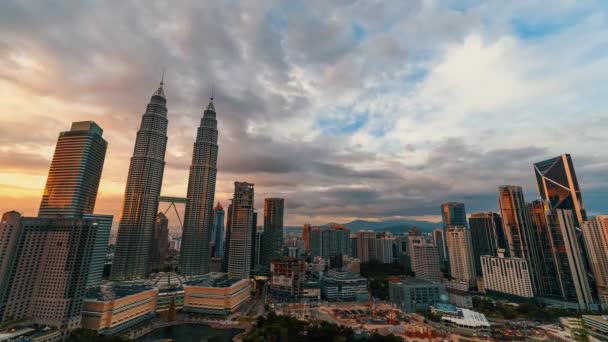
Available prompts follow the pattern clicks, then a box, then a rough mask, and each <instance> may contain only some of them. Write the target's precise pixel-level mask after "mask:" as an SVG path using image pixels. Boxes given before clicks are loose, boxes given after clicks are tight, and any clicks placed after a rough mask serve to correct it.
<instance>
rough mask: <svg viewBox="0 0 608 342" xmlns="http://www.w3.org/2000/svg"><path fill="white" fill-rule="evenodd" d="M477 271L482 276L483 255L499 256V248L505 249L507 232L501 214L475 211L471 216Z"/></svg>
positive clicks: (470, 222) (470, 225)
mask: <svg viewBox="0 0 608 342" xmlns="http://www.w3.org/2000/svg"><path fill="white" fill-rule="evenodd" d="M469 227H470V229H471V241H472V242H473V257H474V258H475V272H476V274H477V276H478V277H481V274H482V270H481V256H482V255H490V256H498V249H503V250H504V249H505V248H506V243H505V234H504V232H503V230H502V229H503V228H502V220H501V218H500V215H498V214H497V213H492V212H484V213H473V214H471V217H470V218H469Z"/></svg>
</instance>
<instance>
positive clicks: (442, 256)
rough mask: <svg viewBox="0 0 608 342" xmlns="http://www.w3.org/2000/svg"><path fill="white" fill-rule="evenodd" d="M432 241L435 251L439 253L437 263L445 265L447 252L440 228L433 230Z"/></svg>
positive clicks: (443, 232)
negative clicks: (435, 247)
mask: <svg viewBox="0 0 608 342" xmlns="http://www.w3.org/2000/svg"><path fill="white" fill-rule="evenodd" d="M433 240H434V241H435V246H437V251H438V252H439V261H440V262H441V263H445V262H446V261H447V260H448V256H447V254H448V251H447V249H446V246H445V231H443V229H441V228H437V229H435V230H433Z"/></svg>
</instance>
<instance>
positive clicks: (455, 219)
mask: <svg viewBox="0 0 608 342" xmlns="http://www.w3.org/2000/svg"><path fill="white" fill-rule="evenodd" d="M441 217H442V219H443V229H447V227H449V226H464V227H466V226H467V212H466V210H465V208H464V203H461V202H446V203H443V204H441Z"/></svg>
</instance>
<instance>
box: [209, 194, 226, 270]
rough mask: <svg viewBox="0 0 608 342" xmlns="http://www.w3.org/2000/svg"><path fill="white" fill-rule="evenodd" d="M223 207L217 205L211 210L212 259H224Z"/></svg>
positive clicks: (219, 204)
mask: <svg viewBox="0 0 608 342" xmlns="http://www.w3.org/2000/svg"><path fill="white" fill-rule="evenodd" d="M224 216H225V213H224V207H222V204H221V203H219V202H218V203H217V205H216V206H215V208H214V209H213V253H212V256H213V257H214V258H223V257H224Z"/></svg>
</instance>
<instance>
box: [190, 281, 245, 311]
mask: <svg viewBox="0 0 608 342" xmlns="http://www.w3.org/2000/svg"><path fill="white" fill-rule="evenodd" d="M249 300H251V284H250V282H249V279H230V278H228V277H227V276H226V274H225V273H208V274H206V275H204V276H202V277H198V279H195V280H190V281H187V282H186V283H185V285H184V306H183V309H182V310H183V311H184V312H189V313H199V314H210V315H221V316H226V315H229V314H231V313H233V312H235V311H237V310H238V309H239V308H240V307H241V306H243V305H244V304H245V303H247V302H248V301H249Z"/></svg>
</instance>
